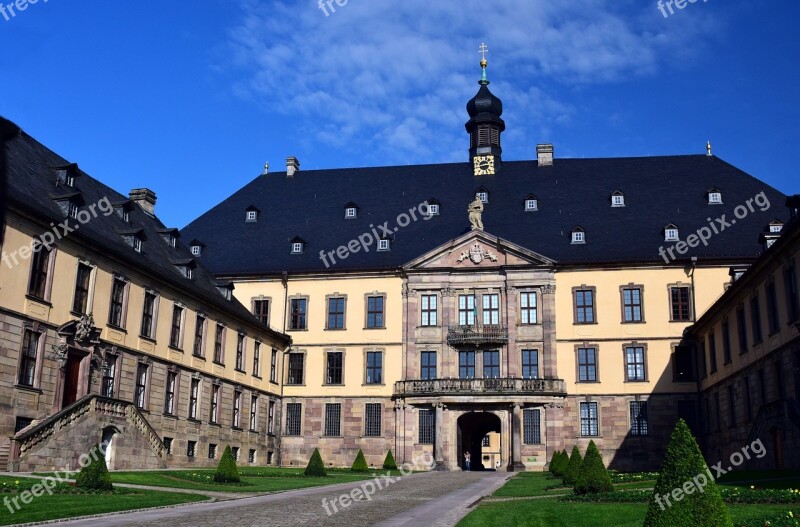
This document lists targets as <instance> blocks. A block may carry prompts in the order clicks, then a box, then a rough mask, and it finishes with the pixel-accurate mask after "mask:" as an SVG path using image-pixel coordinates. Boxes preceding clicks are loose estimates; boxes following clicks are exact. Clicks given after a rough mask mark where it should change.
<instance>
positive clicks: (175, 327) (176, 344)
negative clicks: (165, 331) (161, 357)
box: [169, 304, 183, 349]
mask: <svg viewBox="0 0 800 527" xmlns="http://www.w3.org/2000/svg"><path fill="white" fill-rule="evenodd" d="M182 334H183V306H180V305H178V304H175V305H174V306H172V324H171V325H170V330H169V345H170V347H173V348H175V349H181V340H182V339H181V336H182Z"/></svg>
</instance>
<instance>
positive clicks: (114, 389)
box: [100, 346, 123, 399]
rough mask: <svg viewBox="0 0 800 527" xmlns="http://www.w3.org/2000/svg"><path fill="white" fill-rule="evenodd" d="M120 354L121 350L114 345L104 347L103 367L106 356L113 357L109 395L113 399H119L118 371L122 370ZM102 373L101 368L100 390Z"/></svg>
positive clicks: (101, 387) (121, 353)
mask: <svg viewBox="0 0 800 527" xmlns="http://www.w3.org/2000/svg"><path fill="white" fill-rule="evenodd" d="M122 356H123V352H122V351H121V350H120V349H119V348H118V347H116V346H111V347H110V348H106V349H105V351H104V352H103V361H104V362H103V367H105V360H106V358H107V357H114V361H115V364H114V377H113V381H112V382H113V383H114V384H113V385H112V386H111V397H112V398H113V399H119V388H120V384H121V383H120V382H119V381H120V373H121V371H122ZM103 377H104V375H103V373H102V369H101V373H100V390H102V389H103Z"/></svg>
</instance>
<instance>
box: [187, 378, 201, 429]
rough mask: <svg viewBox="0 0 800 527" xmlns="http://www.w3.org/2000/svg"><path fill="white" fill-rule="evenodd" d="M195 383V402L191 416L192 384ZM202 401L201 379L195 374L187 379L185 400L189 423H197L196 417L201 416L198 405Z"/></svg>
mask: <svg viewBox="0 0 800 527" xmlns="http://www.w3.org/2000/svg"><path fill="white" fill-rule="evenodd" d="M194 381H197V399H196V400H195V414H194V416H192V383H193V382H194ZM202 400H203V378H202V376H201V375H200V374H199V373H197V372H195V373H193V374H192V375H191V376H190V378H189V397H188V398H187V400H186V415H187V419H188V420H189V421H197V416H198V415H201V408H200V403H201V401H202Z"/></svg>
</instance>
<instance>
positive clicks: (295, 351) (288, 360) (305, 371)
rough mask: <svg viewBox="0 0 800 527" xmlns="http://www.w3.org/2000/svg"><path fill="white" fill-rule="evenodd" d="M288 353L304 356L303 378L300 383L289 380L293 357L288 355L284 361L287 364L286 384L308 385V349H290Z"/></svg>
mask: <svg viewBox="0 0 800 527" xmlns="http://www.w3.org/2000/svg"><path fill="white" fill-rule="evenodd" d="M287 355H290V356H291V355H301V356H302V357H303V378H302V379H300V381H301V382H299V383H290V382H289V368H290V366H291V363H292V361H291V357H287V358H286V360H285V361H283V362H284V364H285V370H286V371H285V374H286V377H285V379H286V382H285V383H284V384H285V385H286V386H305V385H306V375H307V374H308V360H307V359H308V350H305V349H290V350H289V352H288V353H287Z"/></svg>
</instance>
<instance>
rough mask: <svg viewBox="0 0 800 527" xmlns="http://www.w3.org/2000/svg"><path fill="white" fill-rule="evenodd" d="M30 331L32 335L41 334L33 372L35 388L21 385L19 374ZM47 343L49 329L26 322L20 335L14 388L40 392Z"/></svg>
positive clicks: (37, 323) (35, 323)
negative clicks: (27, 334)
mask: <svg viewBox="0 0 800 527" xmlns="http://www.w3.org/2000/svg"><path fill="white" fill-rule="evenodd" d="M26 331H30V332H32V333H38V334H39V340H38V342H37V343H36V363H35V366H34V367H35V371H34V372H33V386H25V385H22V384H19V377H20V375H19V372H20V368H22V354H23V353H24V351H23V349H22V347H23V346H24V344H25V332H26ZM46 341H47V327H43V326H42V324H41V323H39V322H36V321H33V322H25V323H24V324H23V326H22V333H20V342H19V354H18V355H17V369H16V371H15V373H14V376H15V379H14V386H15V387H17V388H21V389H26V390H40V388H41V381H42V368H43V365H44V352H45V343H46Z"/></svg>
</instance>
